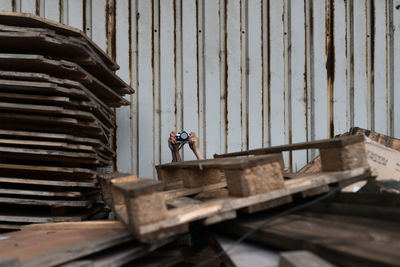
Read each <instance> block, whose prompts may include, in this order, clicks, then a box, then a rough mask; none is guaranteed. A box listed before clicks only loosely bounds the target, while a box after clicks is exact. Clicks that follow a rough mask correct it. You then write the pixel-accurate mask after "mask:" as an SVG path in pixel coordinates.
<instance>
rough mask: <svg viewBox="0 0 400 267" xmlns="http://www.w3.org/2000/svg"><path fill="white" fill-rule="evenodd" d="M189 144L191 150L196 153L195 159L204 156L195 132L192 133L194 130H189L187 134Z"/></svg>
mask: <svg viewBox="0 0 400 267" xmlns="http://www.w3.org/2000/svg"><path fill="white" fill-rule="evenodd" d="M189 146H190V148H191V149H192V150H193V152H194V154H195V155H196V158H197V159H204V156H203V154H202V153H201V151H200V141H199V138H198V137H197V136H196V133H194V132H191V133H190V134H189Z"/></svg>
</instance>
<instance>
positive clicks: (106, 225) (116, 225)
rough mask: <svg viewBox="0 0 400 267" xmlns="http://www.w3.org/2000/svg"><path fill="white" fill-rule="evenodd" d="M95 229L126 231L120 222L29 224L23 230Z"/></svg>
mask: <svg viewBox="0 0 400 267" xmlns="http://www.w3.org/2000/svg"><path fill="white" fill-rule="evenodd" d="M94 229H108V230H111V229H117V230H120V229H124V226H123V225H122V224H121V222H119V221H85V222H58V223H45V224H29V225H26V226H23V227H22V228H21V230H23V231H25V230H29V231H44V230H47V231H50V230H57V231H59V230H94Z"/></svg>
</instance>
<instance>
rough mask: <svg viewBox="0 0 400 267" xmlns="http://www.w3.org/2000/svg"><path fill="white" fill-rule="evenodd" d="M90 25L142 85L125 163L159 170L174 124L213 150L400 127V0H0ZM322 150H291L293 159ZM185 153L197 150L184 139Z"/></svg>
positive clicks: (134, 101) (300, 161)
mask: <svg viewBox="0 0 400 267" xmlns="http://www.w3.org/2000/svg"><path fill="white" fill-rule="evenodd" d="M0 10H2V11H15V12H30V13H34V14H37V15H40V16H43V17H46V18H49V19H53V20H56V21H59V22H62V23H65V24H69V25H71V26H74V27H77V28H80V29H82V30H83V31H84V32H86V33H87V34H88V35H89V36H90V37H91V38H92V39H93V40H94V41H95V42H96V43H97V44H98V45H99V46H100V47H101V48H103V49H104V50H106V51H107V52H108V53H109V54H110V55H111V56H113V57H114V58H115V59H116V60H117V62H118V64H119V65H120V66H121V69H120V70H119V71H118V74H119V75H120V76H121V78H122V79H124V80H125V81H127V82H130V84H131V85H132V86H133V87H134V88H135V90H136V92H137V93H136V94H134V95H133V96H130V97H128V98H129V100H130V101H131V106H130V107H124V108H121V109H120V110H118V112H117V118H116V119H117V122H118V130H117V137H116V145H117V151H118V159H117V167H118V169H119V170H121V171H129V172H135V173H137V172H138V173H139V175H140V176H141V177H153V176H154V168H153V166H154V165H156V164H159V163H160V162H161V163H165V162H169V161H170V152H169V149H168V147H167V143H166V142H167V138H168V134H169V132H170V131H171V130H178V131H179V130H182V129H184V130H187V131H195V132H197V133H198V135H199V136H200V139H201V149H202V150H203V151H204V153H205V155H206V157H208V158H210V157H212V155H213V154H214V153H223V152H233V151H238V150H243V149H251V148H258V147H262V146H270V145H279V144H284V143H291V142H301V141H306V140H314V139H322V138H327V137H330V136H333V135H336V134H339V133H342V132H344V131H346V130H348V129H349V127H351V126H360V127H364V128H370V129H372V130H376V131H379V132H382V133H385V134H388V135H392V136H395V137H400V104H399V101H400V0H348V1H345V0H282V1H280V0H279V1H277V0H250V1H245V0H136V1H135V0H131V1H130V0H0ZM313 153H314V151H309V152H306V151H303V152H301V151H300V152H293V154H286V155H285V160H286V162H287V164H288V165H289V166H291V167H292V168H293V169H294V170H297V169H299V168H301V167H302V166H303V165H304V164H305V163H306V162H307V161H308V160H310V159H311V158H312V157H313V156H315V155H314V154H313ZM184 159H185V160H187V159H194V156H193V155H192V153H191V152H190V150H189V149H188V148H187V147H186V148H185V151H184Z"/></svg>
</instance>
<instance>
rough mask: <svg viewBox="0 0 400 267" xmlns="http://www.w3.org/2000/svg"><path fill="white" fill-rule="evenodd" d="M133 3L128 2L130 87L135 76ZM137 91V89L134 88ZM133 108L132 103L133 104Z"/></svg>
mask: <svg viewBox="0 0 400 267" xmlns="http://www.w3.org/2000/svg"><path fill="white" fill-rule="evenodd" d="M131 11H132V2H131V1H128V57H129V62H128V68H129V81H130V84H129V85H130V86H131V87H132V86H133V85H132V77H133V76H132V74H133V66H132V58H133V57H132V14H131ZM134 89H135V90H136V88H134ZM131 106H132V102H131Z"/></svg>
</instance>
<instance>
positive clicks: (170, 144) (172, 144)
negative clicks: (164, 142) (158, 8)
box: [168, 131, 179, 151]
mask: <svg viewBox="0 0 400 267" xmlns="http://www.w3.org/2000/svg"><path fill="white" fill-rule="evenodd" d="M168 147H169V148H170V149H171V150H172V151H178V149H179V143H178V142H176V132H175V131H172V132H170V134H169V138H168Z"/></svg>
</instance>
